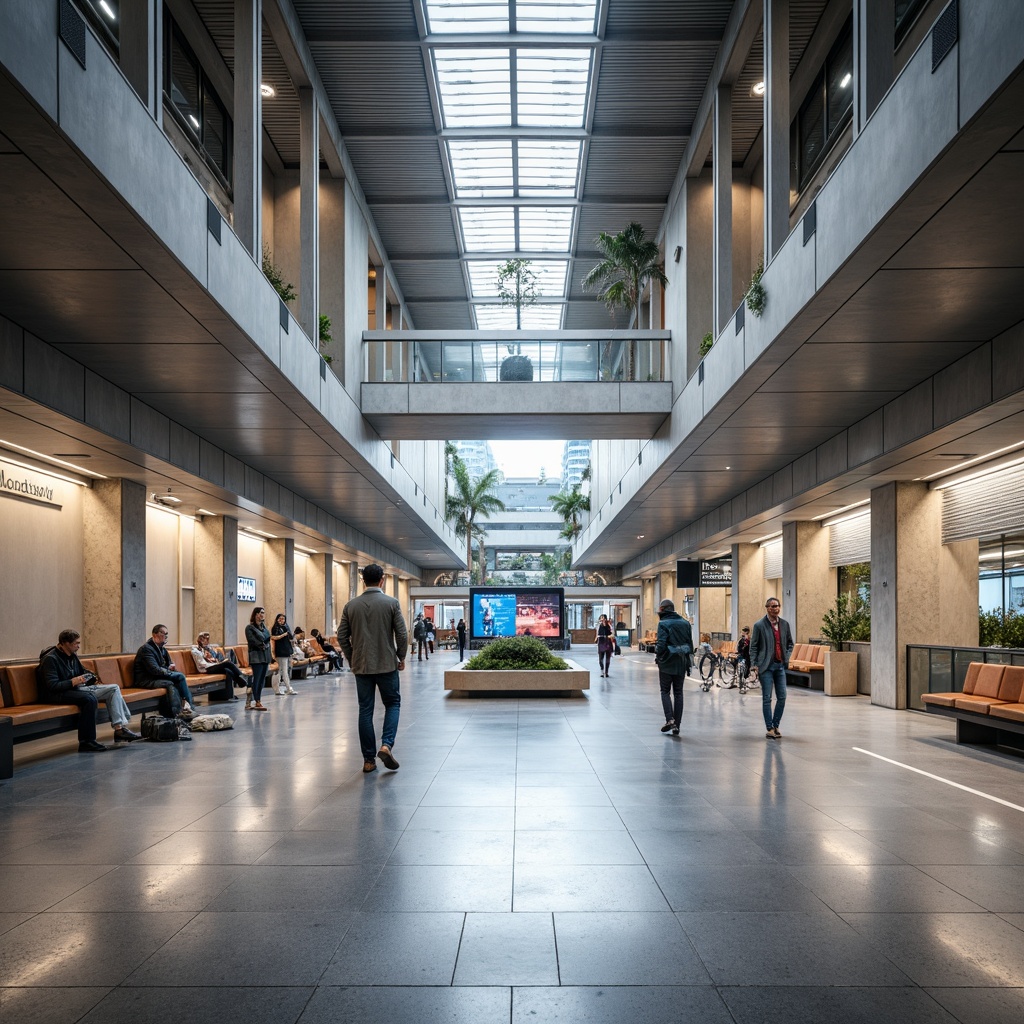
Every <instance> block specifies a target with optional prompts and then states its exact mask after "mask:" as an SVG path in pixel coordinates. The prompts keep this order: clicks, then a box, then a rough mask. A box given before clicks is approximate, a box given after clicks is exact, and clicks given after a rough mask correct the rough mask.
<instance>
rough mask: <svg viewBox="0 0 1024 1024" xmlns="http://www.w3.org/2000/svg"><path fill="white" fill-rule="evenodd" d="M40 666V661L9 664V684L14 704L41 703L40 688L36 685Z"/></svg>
mask: <svg viewBox="0 0 1024 1024" xmlns="http://www.w3.org/2000/svg"><path fill="white" fill-rule="evenodd" d="M38 667H39V663H38V662H32V663H30V664H24V665H8V666H7V685H8V687H9V688H10V691H11V703H12V704H13V705H15V706H17V705H19V704H38V703H39V690H38V687H37V685H36V669H37V668H38Z"/></svg>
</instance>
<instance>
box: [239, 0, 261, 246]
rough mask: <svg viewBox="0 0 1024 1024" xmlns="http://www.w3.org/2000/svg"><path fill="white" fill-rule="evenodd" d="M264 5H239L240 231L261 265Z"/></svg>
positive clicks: (243, 0)
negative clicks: (261, 86)
mask: <svg viewBox="0 0 1024 1024" xmlns="http://www.w3.org/2000/svg"><path fill="white" fill-rule="evenodd" d="M262 10H263V0H235V50H234V52H235V63H234V73H235V109H234V118H233V120H234V136H235V141H234V150H233V157H234V159H233V163H232V167H233V172H232V179H233V185H234V229H235V234H236V235H237V236H238V239H239V241H240V242H241V243H242V245H244V246H245V248H246V251H247V252H248V253H249V254H250V255H251V256H252V258H253V259H254V260H256V262H257V263H259V262H260V261H261V259H262V238H263V229H262V223H261V220H262V205H261V203H262V195H263V159H262V143H263V129H262V124H263V109H262V108H263V97H262V96H261V95H260V77H261V75H262V45H261V43H262V36H263V14H262Z"/></svg>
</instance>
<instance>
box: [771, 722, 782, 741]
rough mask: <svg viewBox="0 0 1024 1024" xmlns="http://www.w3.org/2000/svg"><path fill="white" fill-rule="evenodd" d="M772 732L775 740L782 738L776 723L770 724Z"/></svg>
mask: <svg viewBox="0 0 1024 1024" xmlns="http://www.w3.org/2000/svg"><path fill="white" fill-rule="evenodd" d="M772 734H773V735H774V736H775V738H776V739H777V740H781V739H782V733H781V732H779V727H778V726H777V725H773V726H772Z"/></svg>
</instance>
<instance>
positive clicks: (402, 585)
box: [395, 577, 412, 627]
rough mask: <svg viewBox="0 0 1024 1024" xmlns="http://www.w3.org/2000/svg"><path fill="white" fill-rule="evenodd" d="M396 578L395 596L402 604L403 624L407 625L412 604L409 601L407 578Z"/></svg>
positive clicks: (410, 618) (409, 620)
mask: <svg viewBox="0 0 1024 1024" xmlns="http://www.w3.org/2000/svg"><path fill="white" fill-rule="evenodd" d="M396 578H397V579H398V592H397V593H396V594H395V597H397V598H398V603H399V604H400V605H401V606H402V614H403V615H404V616H405V624H406V626H407V627H408V625H409V623H410V622H411V621H412V606H411V603H410V601H409V581H408V580H407V579H402V578H400V577H396Z"/></svg>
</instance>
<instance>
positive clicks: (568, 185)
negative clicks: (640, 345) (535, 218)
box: [517, 139, 583, 196]
mask: <svg viewBox="0 0 1024 1024" xmlns="http://www.w3.org/2000/svg"><path fill="white" fill-rule="evenodd" d="M582 148H583V144H582V143H580V142H575V141H565V142H563V141H556V140H553V139H520V140H519V150H518V160H517V166H518V172H519V173H518V181H517V186H518V195H520V196H575V195H576V186H577V181H578V179H579V174H580V153H581V151H582Z"/></svg>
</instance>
